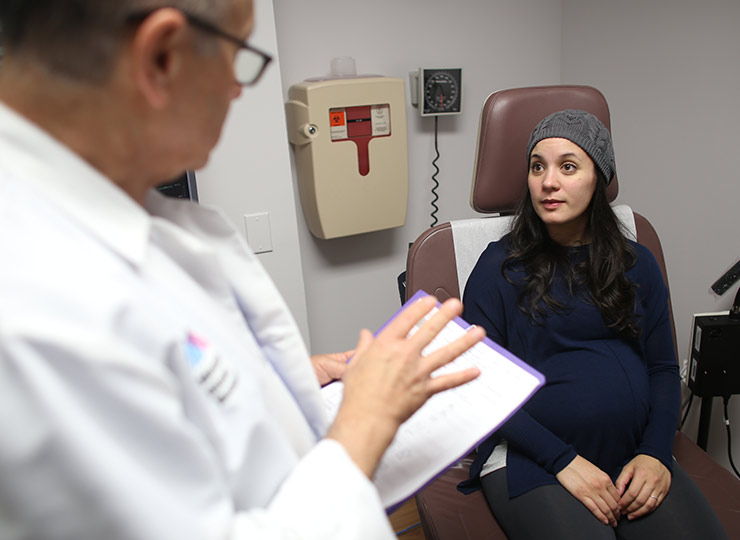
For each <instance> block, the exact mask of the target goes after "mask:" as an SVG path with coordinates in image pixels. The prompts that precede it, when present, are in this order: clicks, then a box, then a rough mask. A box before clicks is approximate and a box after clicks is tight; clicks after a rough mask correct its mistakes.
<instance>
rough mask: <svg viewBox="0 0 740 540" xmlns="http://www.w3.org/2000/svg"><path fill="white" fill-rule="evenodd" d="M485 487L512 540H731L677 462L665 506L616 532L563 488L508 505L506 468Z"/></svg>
mask: <svg viewBox="0 0 740 540" xmlns="http://www.w3.org/2000/svg"><path fill="white" fill-rule="evenodd" d="M481 483H482V485H483V493H484V494H485V496H486V500H487V501H488V505H489V506H490V507H491V510H492V511H493V514H494V515H495V516H496V521H498V523H499V525H501V528H502V529H503V530H504V532H505V533H506V536H507V537H508V538H509V540H542V539H548V540H559V539H563V540H602V539H603V540H615V539H620V540H657V539H661V538H666V539H671V540H680V539H686V540H695V539H698V538H701V539H702V540H727V534H725V531H724V529H723V527H722V524H721V523H720V522H719V520H718V519H717V516H716V515H715V514H714V511H713V510H712V508H711V507H710V506H709V503H708V502H707V500H706V499H705V498H704V495H702V493H701V492H700V491H699V488H697V487H696V484H694V482H693V481H692V480H691V478H689V476H688V475H687V474H686V473H685V472H684V471H683V469H681V467H679V466H678V463H676V462H675V461H674V462H673V479H672V480H671V489H670V491H669V492H668V495H667V496H666V497H665V499H664V500H663V502H662V503H661V505H660V506H658V508H657V509H656V510H655V511H654V512H653V513H651V514H648V515H647V516H644V517H642V518H640V519H636V520H634V521H628V520H627V518H626V517H623V518H622V519H620V520H619V524H618V525H617V527H616V528H612V527H610V526H608V525H604V524H603V523H601V522H600V521H599V520H598V519H596V517H594V515H593V514H592V513H591V512H590V511H589V510H588V508H586V507H585V506H584V505H583V504H582V503H581V502H580V501H579V500H578V499H576V498H575V497H573V496H572V495H571V494H570V493H569V492H568V491H567V490H566V489H565V488H564V487H562V486H561V485H559V484H558V485H547V486H541V487H538V488H535V489H533V490H532V491H529V492H527V493H525V494H524V495H520V496H519V497H515V498H513V499H509V490H508V488H507V485H506V469H505V468H504V469H499V470H497V471H494V472H492V473H490V474H487V475H486V476H484V477H483V478H481Z"/></svg>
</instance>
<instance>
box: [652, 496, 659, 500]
mask: <svg viewBox="0 0 740 540" xmlns="http://www.w3.org/2000/svg"><path fill="white" fill-rule="evenodd" d="M650 498H651V499H655V500H656V501H657V500H659V499H658V497H656V496H655V495H650Z"/></svg>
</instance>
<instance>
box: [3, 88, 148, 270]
mask: <svg viewBox="0 0 740 540" xmlns="http://www.w3.org/2000/svg"><path fill="white" fill-rule="evenodd" d="M0 147H1V148H2V150H1V153H2V159H0V169H4V170H5V171H6V173H8V174H9V175H10V176H11V177H14V178H15V179H16V181H18V182H22V183H23V184H25V185H28V186H31V187H32V188H33V189H35V190H36V191H37V193H38V194H39V196H40V197H42V198H43V199H45V200H47V201H50V202H51V203H52V204H53V205H55V206H56V207H58V208H60V209H61V210H62V211H63V212H64V213H65V214H67V215H69V217H70V219H72V220H75V221H77V222H78V223H79V224H80V225H81V226H82V227H83V228H84V229H86V230H87V231H88V232H89V233H90V234H92V235H94V236H97V237H98V239H99V240H100V241H102V242H103V243H104V244H106V245H107V246H108V247H109V248H110V249H112V250H114V251H116V252H117V253H118V254H120V255H121V256H122V257H123V258H124V259H126V260H128V261H129V262H130V263H131V264H133V265H135V266H137V267H138V266H140V265H141V263H142V262H143V260H144V257H145V255H146V250H147V242H148V238H149V228H150V224H151V219H150V217H149V215H148V214H147V213H146V211H145V210H144V209H143V208H142V207H141V206H140V205H139V204H137V203H136V202H135V201H134V200H133V199H132V198H131V197H130V196H129V195H128V194H126V193H125V192H124V191H123V190H122V189H121V188H119V187H118V186H117V185H116V184H114V183H113V182H112V181H111V180H110V179H108V178H106V177H105V176H103V175H102V174H101V173H100V172H99V171H98V170H96V169H95V168H93V167H92V166H91V165H90V164H89V163H87V162H86V161H84V160H83V159H82V158H81V157H80V156H78V155H77V154H75V153H74V152H73V151H71V150H70V149H69V148H67V147H66V146H64V145H63V144H62V143H60V142H59V141H58V140H57V139H55V138H53V137H52V136H51V135H49V134H48V133H47V132H45V131H44V130H43V129H41V128H40V127H38V126H37V125H35V124H33V123H31V122H30V121H28V120H27V119H26V118H24V117H23V116H21V115H20V114H18V113H17V112H15V111H13V110H12V109H10V108H9V107H8V106H7V105H5V104H3V103H2V102H0Z"/></svg>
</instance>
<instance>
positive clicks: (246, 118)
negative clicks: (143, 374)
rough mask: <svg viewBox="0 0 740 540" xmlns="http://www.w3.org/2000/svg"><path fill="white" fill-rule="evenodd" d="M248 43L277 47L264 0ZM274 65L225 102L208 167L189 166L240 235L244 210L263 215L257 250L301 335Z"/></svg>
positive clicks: (300, 295)
mask: <svg viewBox="0 0 740 540" xmlns="http://www.w3.org/2000/svg"><path fill="white" fill-rule="evenodd" d="M255 12H256V16H257V23H256V26H255V30H254V33H253V35H252V37H251V38H250V41H251V42H252V43H254V44H255V45H256V46H258V47H260V48H263V49H265V50H267V51H277V43H276V37H275V21H274V15H273V9H272V0H256V1H255ZM283 111H284V109H283V99H282V95H281V82H280V63H279V61H278V59H277V58H276V59H275V65H272V66H270V67H269V68H268V70H267V72H266V73H265V75H264V77H263V79H262V80H260V82H259V84H258V85H256V86H254V87H250V88H247V89H245V90H244V92H243V93H242V95H241V97H240V98H239V99H237V100H236V101H235V102H234V104H233V105H232V107H231V111H230V114H229V117H228V119H227V121H226V124H225V126H224V130H223V133H222V134H221V139H220V141H219V143H218V145H217V146H216V148H215V149H214V151H213V153H212V154H211V159H210V160H209V162H208V165H207V166H206V167H205V168H204V169H203V170H201V171H197V172H196V179H197V182H198V194H199V198H200V201H201V203H202V204H211V205H215V206H218V207H219V208H221V209H222V210H223V211H224V212H225V213H226V215H227V217H228V218H229V219H230V220H231V221H232V222H233V223H234V225H235V226H236V227H237V228H238V230H240V231H241V232H242V234H243V235H244V236H245V238H246V230H245V225H244V215H245V214H258V213H262V212H268V213H269V219H270V227H271V233H272V234H271V239H272V251H271V252H268V253H261V254H259V255H258V257H259V259H260V261H261V262H262V264H263V265H264V266H265V268H267V271H268V272H269V273H270V275H271V276H272V279H273V281H275V283H276V285H277V287H278V289H279V290H280V292H281V293H282V295H283V297H284V298H285V299H286V301H287V303H288V307H289V308H290V310H291V312H292V313H293V316H294V317H295V319H296V321H297V322H298V326H299V327H300V329H301V332H302V334H303V336H304V339H306V340H308V338H309V335H308V323H307V315H306V296H305V293H304V285H303V272H302V270H301V262H300V247H299V244H298V225H297V221H296V209H295V206H294V204H293V178H292V175H291V170H290V157H289V154H288V142H287V139H286V135H285V120H284V112H283Z"/></svg>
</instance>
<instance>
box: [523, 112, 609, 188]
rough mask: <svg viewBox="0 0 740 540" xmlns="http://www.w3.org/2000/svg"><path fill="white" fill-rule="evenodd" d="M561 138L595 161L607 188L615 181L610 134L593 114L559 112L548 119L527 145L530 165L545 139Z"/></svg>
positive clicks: (536, 128)
mask: <svg viewBox="0 0 740 540" xmlns="http://www.w3.org/2000/svg"><path fill="white" fill-rule="evenodd" d="M551 137H559V138H563V139H568V140H569V141H571V142H572V143H575V144H577V145H578V146H580V147H581V148H582V149H583V151H584V152H586V153H587V154H588V156H589V157H590V158H591V159H592V160H593V161H594V163H595V164H596V166H597V167H598V168H599V170H600V171H601V172H602V174H603V175H604V178H606V185H607V186H608V185H609V183H610V182H611V181H612V178H614V172H615V166H614V147H613V146H612V138H611V136H610V135H609V130H608V129H606V126H604V124H602V123H601V120H599V119H598V118H596V117H595V116H594V115H593V114H591V113H587V112H586V111H579V110H576V109H568V110H565V111H558V112H555V113H552V114H551V115H549V116H547V117H546V118H545V119H544V120H542V121H541V122H540V123H539V124H537V127H535V128H534V130H532V134H531V135H530V136H529V144H528V145H527V162H529V158H530V157H531V155H532V149H533V148H534V147H535V145H536V144H537V143H538V142H540V141H541V140H542V139H549V138H551Z"/></svg>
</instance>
